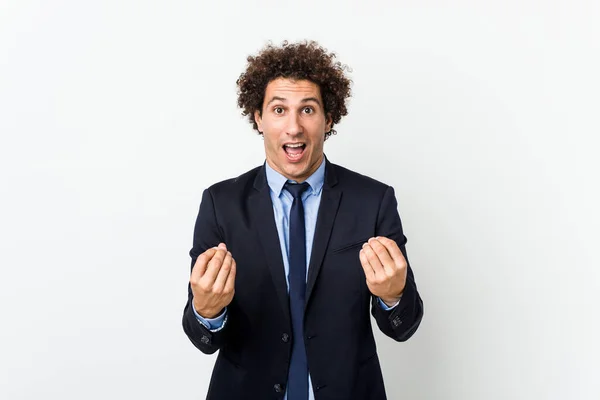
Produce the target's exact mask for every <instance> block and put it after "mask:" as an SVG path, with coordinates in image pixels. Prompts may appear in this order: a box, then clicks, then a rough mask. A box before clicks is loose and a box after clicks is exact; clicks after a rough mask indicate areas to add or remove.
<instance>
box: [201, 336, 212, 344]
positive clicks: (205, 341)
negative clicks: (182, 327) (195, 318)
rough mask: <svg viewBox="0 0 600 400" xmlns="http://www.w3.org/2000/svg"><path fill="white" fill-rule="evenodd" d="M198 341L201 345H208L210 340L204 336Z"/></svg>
mask: <svg viewBox="0 0 600 400" xmlns="http://www.w3.org/2000/svg"><path fill="white" fill-rule="evenodd" d="M200 341H201V342H202V343H204V344H209V343H210V339H209V338H208V336H206V335H204V336H202V338H200Z"/></svg>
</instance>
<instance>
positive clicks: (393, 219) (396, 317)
mask: <svg viewBox="0 0 600 400" xmlns="http://www.w3.org/2000/svg"><path fill="white" fill-rule="evenodd" d="M397 207H398V203H397V202H396V197H395V195H394V189H393V188H392V187H388V189H387V190H386V192H385V194H384V196H383V199H382V201H381V206H380V208H379V214H378V217H377V228H376V229H377V230H376V234H377V235H378V236H384V237H387V238H389V239H392V240H394V241H395V242H396V244H397V245H398V247H399V248H400V251H401V252H402V255H403V256H404V258H405V259H406V262H407V264H408V266H407V272H406V284H405V286H404V290H403V292H402V296H401V298H400V302H399V303H398V305H397V306H395V307H393V308H391V309H390V310H385V309H384V308H383V307H381V305H380V304H378V299H377V298H376V297H375V296H372V301H371V304H372V307H371V314H372V315H373V317H375V320H376V321H377V326H379V329H380V330H381V331H382V332H383V333H384V334H385V335H386V336H389V337H391V338H392V339H394V340H396V341H399V342H403V341H405V340H408V339H409V338H410V337H411V336H412V335H413V334H414V333H415V332H416V330H417V328H418V327H419V324H420V323H421V319H422V318H423V301H422V300H421V297H420V296H419V292H418V291H417V285H416V284H415V278H414V274H413V272H412V269H411V267H410V263H409V262H408V256H407V254H406V248H405V245H406V241H407V239H406V237H405V236H404V233H403V231H402V223H401V221H400V216H399V215H398V209H397Z"/></svg>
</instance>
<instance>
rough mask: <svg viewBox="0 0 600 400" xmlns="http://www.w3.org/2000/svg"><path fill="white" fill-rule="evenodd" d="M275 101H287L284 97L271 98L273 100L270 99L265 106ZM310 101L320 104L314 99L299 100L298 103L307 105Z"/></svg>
mask: <svg viewBox="0 0 600 400" xmlns="http://www.w3.org/2000/svg"><path fill="white" fill-rule="evenodd" d="M277 100H279V101H283V102H286V101H287V99H286V98H285V97H279V96H273V98H271V100H269V102H268V103H267V106H268V105H269V104H271V103H272V102H274V101H277ZM310 101H314V102H315V103H317V104H318V105H321V102H320V101H319V99H317V98H316V97H305V98H303V99H302V100H300V103H308V102H310Z"/></svg>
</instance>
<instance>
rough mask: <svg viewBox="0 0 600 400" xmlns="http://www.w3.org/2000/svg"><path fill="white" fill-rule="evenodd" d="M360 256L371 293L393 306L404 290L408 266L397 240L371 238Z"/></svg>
mask: <svg viewBox="0 0 600 400" xmlns="http://www.w3.org/2000/svg"><path fill="white" fill-rule="evenodd" d="M359 257H360V263H361V264H362V267H363V270H364V271H365V275H366V277H367V286H368V287H369V290H370V291H371V293H372V294H373V295H374V296H377V297H379V298H380V299H381V300H382V301H383V302H384V303H385V304H387V305H388V306H390V307H391V306H393V305H394V304H395V303H396V302H398V300H399V299H400V295H401V294H402V292H403V291H404V286H405V284H406V269H407V266H408V263H407V262H406V259H405V258H404V255H403V254H402V252H401V251H400V248H399V247H398V245H397V244H396V242H395V241H393V240H391V239H388V238H385V237H382V236H379V237H377V238H371V239H369V241H368V242H367V243H365V244H364V245H363V248H362V250H361V251H360V253H359Z"/></svg>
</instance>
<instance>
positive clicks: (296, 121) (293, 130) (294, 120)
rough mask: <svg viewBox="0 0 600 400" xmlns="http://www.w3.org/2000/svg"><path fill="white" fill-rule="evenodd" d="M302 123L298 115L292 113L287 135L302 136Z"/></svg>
mask: <svg viewBox="0 0 600 400" xmlns="http://www.w3.org/2000/svg"><path fill="white" fill-rule="evenodd" d="M302 131H303V128H302V121H300V116H299V115H298V114H297V113H290V114H289V118H288V124H287V129H286V133H287V134H288V135H300V134H302Z"/></svg>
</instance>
